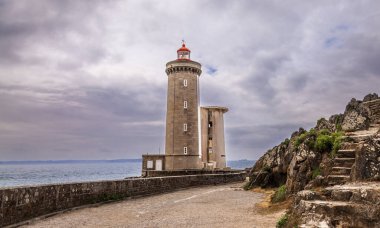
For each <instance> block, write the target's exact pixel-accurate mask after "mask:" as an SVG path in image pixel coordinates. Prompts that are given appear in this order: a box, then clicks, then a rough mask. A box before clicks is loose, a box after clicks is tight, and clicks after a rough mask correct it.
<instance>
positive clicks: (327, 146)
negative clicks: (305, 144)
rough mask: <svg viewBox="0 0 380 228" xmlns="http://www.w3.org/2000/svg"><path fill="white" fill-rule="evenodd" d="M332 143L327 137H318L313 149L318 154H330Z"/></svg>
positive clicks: (329, 137) (330, 138)
mask: <svg viewBox="0 0 380 228" xmlns="http://www.w3.org/2000/svg"><path fill="white" fill-rule="evenodd" d="M333 144H334V141H333V139H332V137H331V136H329V135H323V134H321V135H318V137H317V140H316V141H315V146H314V148H315V149H316V150H317V151H318V152H330V151H331V149H332V148H333Z"/></svg>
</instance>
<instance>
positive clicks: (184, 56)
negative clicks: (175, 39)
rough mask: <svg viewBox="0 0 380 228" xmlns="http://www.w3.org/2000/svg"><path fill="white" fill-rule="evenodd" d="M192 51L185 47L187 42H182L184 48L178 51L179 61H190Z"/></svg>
mask: <svg viewBox="0 0 380 228" xmlns="http://www.w3.org/2000/svg"><path fill="white" fill-rule="evenodd" d="M190 52H191V51H190V49H188V48H187V47H186V45H185V42H182V47H181V48H180V49H178V50H177V55H178V59H179V60H190Z"/></svg>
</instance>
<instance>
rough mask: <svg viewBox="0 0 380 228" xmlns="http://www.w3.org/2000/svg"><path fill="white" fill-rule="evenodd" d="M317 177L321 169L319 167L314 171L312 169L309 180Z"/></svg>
mask: <svg viewBox="0 0 380 228" xmlns="http://www.w3.org/2000/svg"><path fill="white" fill-rule="evenodd" d="M319 175H321V169H320V168H319V167H316V168H315V169H313V174H312V177H311V179H313V180H314V179H315V178H316V177H317V176H319Z"/></svg>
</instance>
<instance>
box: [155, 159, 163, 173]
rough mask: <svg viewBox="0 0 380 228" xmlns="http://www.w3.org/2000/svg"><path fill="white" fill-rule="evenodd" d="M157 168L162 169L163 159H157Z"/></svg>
mask: <svg viewBox="0 0 380 228" xmlns="http://www.w3.org/2000/svg"><path fill="white" fill-rule="evenodd" d="M156 170H159V171H161V170H162V160H156Z"/></svg>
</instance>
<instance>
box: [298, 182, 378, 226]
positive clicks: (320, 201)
mask: <svg viewBox="0 0 380 228" xmlns="http://www.w3.org/2000/svg"><path fill="white" fill-rule="evenodd" d="M293 214H294V216H295V217H297V218H300V219H301V221H299V223H300V225H299V226H298V227H304V228H309V227H342V228H343V227H346V228H349V227H380V183H379V182H362V183H361V182H357V183H350V184H346V185H337V186H333V187H328V188H326V189H324V190H323V191H321V192H316V191H310V190H304V191H301V192H299V193H298V194H297V196H296V198H295V201H294V209H293Z"/></svg>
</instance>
